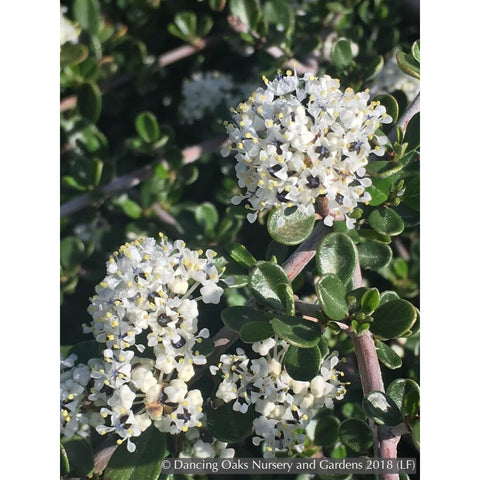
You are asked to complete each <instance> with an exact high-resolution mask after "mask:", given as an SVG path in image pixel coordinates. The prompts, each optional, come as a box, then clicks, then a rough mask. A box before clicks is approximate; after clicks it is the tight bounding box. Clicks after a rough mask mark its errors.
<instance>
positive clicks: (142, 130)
mask: <svg viewBox="0 0 480 480" xmlns="http://www.w3.org/2000/svg"><path fill="white" fill-rule="evenodd" d="M135 129H136V130H137V133H138V134H139V135H140V138H141V139H142V140H143V141H144V142H146V143H152V142H155V141H156V140H158V138H159V136H160V127H159V126H158V122H157V119H156V117H155V115H154V114H153V113H152V112H142V113H140V114H139V115H137V118H136V119H135Z"/></svg>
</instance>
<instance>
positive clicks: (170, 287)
mask: <svg viewBox="0 0 480 480" xmlns="http://www.w3.org/2000/svg"><path fill="white" fill-rule="evenodd" d="M215 255H216V254H215V252H214V251H212V250H207V251H206V252H205V255H204V254H203V252H202V251H201V250H197V251H193V250H190V249H188V248H186V246H185V243H184V242H183V241H181V240H177V241H175V242H173V243H170V242H169V241H168V239H167V238H166V237H165V236H164V235H163V234H160V242H159V243H157V242H156V241H155V240H154V239H153V238H147V239H139V240H136V241H134V242H131V243H127V244H125V245H123V246H122V247H120V249H119V251H118V252H115V253H114V254H113V256H112V257H111V258H110V260H109V261H108V262H107V276H106V277H105V278H104V279H103V281H102V282H100V284H99V285H98V286H97V287H96V293H97V294H96V295H95V296H94V297H92V298H91V305H90V307H89V312H90V314H91V315H92V317H93V320H92V322H91V324H90V325H89V326H87V325H84V331H85V332H86V333H89V332H90V333H93V335H94V336H95V339H96V341H97V342H99V344H101V346H102V350H103V359H98V358H97V359H92V360H90V361H89V364H88V367H87V370H88V376H85V377H82V379H83V383H82V385H83V386H84V387H85V386H86V384H87V383H89V384H88V392H89V395H88V400H89V401H90V402H91V403H93V405H94V406H95V407H96V409H97V410H98V409H100V415H99V417H97V418H95V421H93V422H92V421H91V422H90V425H92V426H95V427H96V429H97V431H98V432H99V433H100V434H106V433H108V432H114V433H116V434H117V435H119V437H120V439H119V440H118V441H117V443H119V444H120V443H122V442H123V441H125V440H127V448H128V450H129V451H134V450H135V445H134V443H133V442H131V438H132V437H136V436H138V435H140V434H141V433H142V432H143V431H144V430H145V429H146V428H148V427H149V426H150V425H151V424H152V423H153V424H154V425H155V427H157V428H158V429H159V430H160V431H162V432H168V433H170V434H176V433H179V432H186V431H187V430H188V429H189V428H191V427H200V426H201V425H202V422H201V421H200V419H201V418H202V416H203V413H202V405H203V398H202V395H201V392H200V391H199V390H189V388H188V386H187V383H186V382H188V381H189V380H190V379H191V378H192V377H193V376H194V373H195V372H194V366H195V365H202V364H205V363H206V358H205V356H204V355H202V354H201V353H200V351H199V345H200V343H201V342H202V341H203V340H204V339H205V338H208V337H209V335H210V334H209V331H208V329H206V328H204V329H201V330H200V331H198V325H197V321H198V306H197V301H199V300H202V301H203V302H204V303H218V302H219V301H220V297H221V295H222V293H223V289H222V288H221V287H219V286H218V285H217V283H218V281H219V279H220V273H219V272H218V271H217V268H216V267H215V265H214V264H213V259H214V257H215ZM197 289H199V295H198V297H197V298H192V295H193V293H194V292H195V291H196V290H197Z"/></svg>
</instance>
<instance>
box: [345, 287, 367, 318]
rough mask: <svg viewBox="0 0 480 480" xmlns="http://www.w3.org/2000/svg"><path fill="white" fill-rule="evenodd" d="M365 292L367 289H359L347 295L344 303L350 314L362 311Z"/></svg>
mask: <svg viewBox="0 0 480 480" xmlns="http://www.w3.org/2000/svg"><path fill="white" fill-rule="evenodd" d="M367 291H368V288H367V287H359V288H356V289H355V290H351V291H350V292H348V293H347V295H346V301H347V305H348V309H349V311H350V312H351V313H356V312H360V310H361V309H362V297H363V295H364V294H365V292H367Z"/></svg>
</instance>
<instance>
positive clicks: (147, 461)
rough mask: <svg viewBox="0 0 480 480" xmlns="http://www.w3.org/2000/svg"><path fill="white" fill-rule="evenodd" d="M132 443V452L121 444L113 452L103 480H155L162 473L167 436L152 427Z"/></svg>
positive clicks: (166, 452)
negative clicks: (133, 448) (133, 449)
mask: <svg viewBox="0 0 480 480" xmlns="http://www.w3.org/2000/svg"><path fill="white" fill-rule="evenodd" d="M132 441H133V442H134V443H135V445H136V447H137V448H136V449H135V451H134V452H129V451H128V450H127V442H126V441H125V442H123V443H122V444H121V445H120V446H119V447H118V448H117V449H116V450H115V452H114V454H113V455H112V458H111V459H110V461H109V462H108V465H107V467H106V469H105V473H104V479H105V480H139V479H141V480H157V479H158V477H159V475H160V473H161V471H162V460H163V459H164V458H165V457H166V456H167V455H168V453H169V452H168V447H167V434H166V433H162V432H160V431H159V430H158V429H157V428H155V427H154V426H153V425H152V426H150V427H149V428H148V429H147V430H145V431H144V432H143V433H142V434H141V435H140V436H139V437H135V438H133V439H132Z"/></svg>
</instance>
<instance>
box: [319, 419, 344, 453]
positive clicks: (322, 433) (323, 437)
mask: <svg viewBox="0 0 480 480" xmlns="http://www.w3.org/2000/svg"><path fill="white" fill-rule="evenodd" d="M339 425H340V420H339V419H338V418H337V417H334V416H333V415H321V416H320V417H319V418H318V421H317V425H316V426H315V436H314V438H315V445H318V446H321V447H328V446H331V445H335V443H336V442H337V439H338V427H339Z"/></svg>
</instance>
